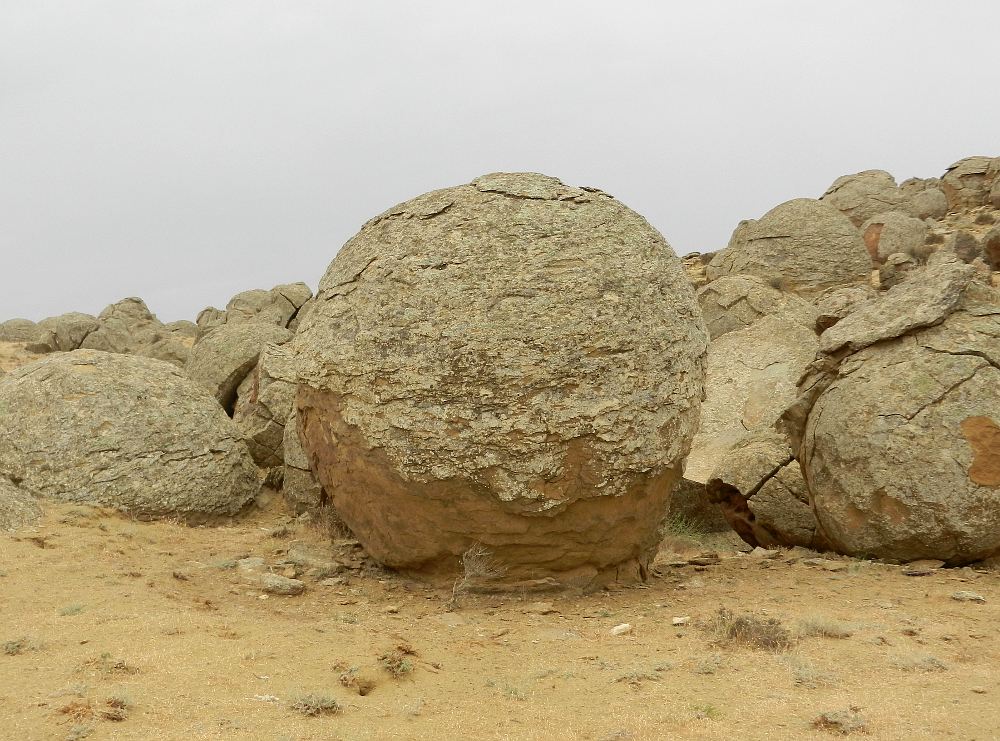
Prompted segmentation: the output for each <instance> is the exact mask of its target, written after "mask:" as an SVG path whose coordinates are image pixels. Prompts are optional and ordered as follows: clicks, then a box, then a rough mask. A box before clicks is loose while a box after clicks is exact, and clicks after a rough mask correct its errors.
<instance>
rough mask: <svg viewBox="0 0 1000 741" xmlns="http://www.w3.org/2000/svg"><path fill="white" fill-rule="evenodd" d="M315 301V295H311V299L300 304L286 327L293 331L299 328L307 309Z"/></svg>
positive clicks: (307, 312) (307, 311)
mask: <svg viewBox="0 0 1000 741" xmlns="http://www.w3.org/2000/svg"><path fill="white" fill-rule="evenodd" d="M315 303H316V297H315V296H313V297H312V298H311V299H309V300H308V301H306V302H305V303H304V304H302V306H301V307H299V310H298V311H297V312H295V316H293V317H292V320H291V321H290V322H289V323H288V328H289V329H290V330H292V331H293V332H297V331H298V330H299V325H300V324H301V323H302V321H303V320H304V319H305V318H306V316H307V315H308V314H309V310H310V309H312V307H313V305H314V304H315Z"/></svg>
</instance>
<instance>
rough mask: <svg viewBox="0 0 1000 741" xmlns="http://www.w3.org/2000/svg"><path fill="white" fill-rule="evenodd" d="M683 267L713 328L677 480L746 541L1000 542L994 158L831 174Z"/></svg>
mask: <svg viewBox="0 0 1000 741" xmlns="http://www.w3.org/2000/svg"><path fill="white" fill-rule="evenodd" d="M810 265H811V266H812V269H811V270H810V269H809V268H808V267H807V266H810ZM685 266H686V269H687V271H688V275H689V277H690V278H691V279H692V282H693V283H695V284H696V285H698V286H699V288H698V300H699V303H700V304H701V307H702V311H703V313H704V316H705V319H706V322H707V323H708V327H709V331H710V333H711V336H712V343H711V345H710V346H709V350H708V370H707V374H708V376H707V382H706V391H707V397H706V400H705V403H704V404H703V406H702V419H701V425H700V427H699V432H698V435H697V437H696V438H695V441H694V445H693V450H692V453H691V455H690V457H689V459H688V464H687V469H686V476H687V477H688V478H689V479H690V480H691V481H693V482H695V483H700V484H704V485H705V489H704V496H705V497H706V499H708V500H709V501H711V502H715V503H719V504H720V505H721V507H722V509H723V511H724V513H725V516H726V518H727V520H728V522H729V524H730V525H731V526H732V527H733V529H735V530H736V531H737V532H738V533H739V534H740V535H741V536H742V537H743V538H744V540H746V541H747V542H748V543H750V544H752V545H755V546H756V545H759V546H763V547H771V546H775V545H799V546H806V547H812V548H820V549H831V550H835V551H837V552H840V553H844V554H849V555H854V556H876V557H882V558H887V559H895V560H900V561H910V560H915V559H921V558H933V559H939V560H942V561H945V562H947V563H949V564H956V565H957V564H966V563H970V562H974V561H977V560H981V559H985V558H989V557H991V556H993V555H996V554H997V553H1000V490H998V489H997V487H998V486H1000V474H998V473H996V471H1000V463H998V462H1000V427H998V426H997V422H996V421H997V420H1000V417H998V416H997V415H998V414H1000V385H998V384H997V381H998V380H1000V375H998V372H1000V365H998V364H997V359H998V358H1000V293H998V292H997V290H996V286H997V282H998V281H997V278H998V276H1000V273H998V271H1000V158H987V157H971V158H968V159H964V160H961V161H960V162H957V163H956V164H954V165H952V166H951V167H950V168H948V170H947V172H946V173H945V174H944V176H943V177H942V178H940V179H929V180H920V179H911V180H908V181H906V182H904V183H902V184H901V185H897V184H896V182H895V180H894V179H893V178H892V176H891V175H889V173H886V172H882V171H879V170H870V171H866V172H862V173H858V174H856V175H848V176H845V177H841V178H838V179H837V180H836V181H835V182H834V183H833V185H832V186H831V187H830V188H829V190H827V192H826V193H825V194H824V195H823V196H822V197H821V198H820V199H818V200H815V201H810V200H806V199H799V200H795V201H790V202H788V203H785V204H782V205H780V206H778V207H776V208H775V209H773V210H772V211H770V212H769V213H768V214H766V215H765V216H764V217H762V218H761V219H760V220H759V221H748V222H743V223H741V224H740V225H739V226H738V227H737V229H736V231H735V232H734V234H733V237H732V239H731V241H730V243H729V245H728V247H726V249H724V250H721V251H720V252H717V253H714V254H712V255H688V256H686V257H685Z"/></svg>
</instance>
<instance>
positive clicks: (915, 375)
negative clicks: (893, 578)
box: [801, 266, 1000, 565]
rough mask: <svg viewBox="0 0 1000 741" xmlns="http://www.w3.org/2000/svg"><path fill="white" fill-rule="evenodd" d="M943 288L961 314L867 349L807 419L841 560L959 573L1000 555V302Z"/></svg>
mask: <svg viewBox="0 0 1000 741" xmlns="http://www.w3.org/2000/svg"><path fill="white" fill-rule="evenodd" d="M961 267H964V266H961ZM951 277H952V278H955V276H954V275H953V276H951ZM966 280H967V281H968V278H967V277H966ZM939 282H940V285H941V286H945V287H948V290H947V291H945V292H944V293H942V294H941V297H942V301H944V304H947V305H948V306H949V307H950V312H951V313H948V312H949V309H948V308H943V309H942V314H944V316H941V317H940V318H939V321H940V323H939V324H937V325H936V326H930V327H926V328H919V326H918V327H916V328H914V329H913V330H912V331H911V330H909V329H903V330H900V331H902V332H906V333H905V334H903V335H902V336H899V337H896V338H892V339H882V340H881V341H878V342H874V343H871V344H868V343H867V340H866V341H865V342H861V343H859V344H860V345H863V346H864V347H863V349H860V350H858V351H857V352H855V353H853V354H850V355H847V356H846V357H845V358H844V359H843V360H842V361H841V362H840V364H839V367H838V368H837V369H836V370H835V371H833V372H832V379H833V380H832V383H831V384H830V385H829V387H828V388H826V390H825V391H823V393H822V394H821V395H820V396H819V398H818V400H817V401H816V402H815V404H814V405H813V407H812V409H811V411H810V413H809V418H808V423H807V425H806V428H805V436H804V441H803V445H802V450H801V461H802V464H803V470H804V472H805V474H806V478H807V481H808V483H809V489H810V492H811V496H812V503H813V508H814V510H815V512H816V516H817V518H818V520H819V523H820V526H821V528H822V530H823V531H824V532H825V534H826V536H827V537H828V538H829V540H830V541H831V543H832V544H833V546H834V547H835V548H836V549H837V550H838V551H840V552H842V553H848V554H852V555H861V554H869V555H874V556H879V557H884V558H895V559H900V560H903V561H907V560H913V559H919V558H933V559H940V560H943V561H946V562H948V563H949V564H953V565H955V564H963V563H969V562H972V561H977V560H980V559H984V558H988V557H990V556H992V555H995V554H997V553H1000V427H998V424H997V423H998V422H1000V362H998V361H1000V294H998V293H997V292H996V291H994V290H992V289H989V288H987V287H986V286H983V285H982V284H979V283H976V282H971V283H969V282H967V285H966V287H965V288H964V290H959V291H956V292H954V295H953V292H952V290H951V289H952V288H954V287H955V286H954V285H953V283H952V282H950V281H939ZM890 294H891V291H890ZM945 297H947V300H946V301H945ZM887 301H889V295H888V294H887V296H886V298H885V299H883V302H887ZM944 304H942V302H941V301H939V302H937V305H938V306H939V308H940V307H941V306H944ZM862 313H864V310H862V311H859V312H858V313H857V314H854V315H851V316H850V317H848V318H847V319H845V320H844V321H843V322H841V324H844V323H846V322H850V321H851V320H852V319H853V318H854V317H856V316H858V315H859V314H862ZM876 314H878V315H879V316H881V315H882V314H884V311H878V310H876ZM871 318H872V319H875V318H876V317H871ZM840 326H841V325H840V324H838V325H837V326H836V327H834V328H833V330H829V331H828V332H827V334H829V332H831V331H834V330H837V329H839V328H840ZM911 326H912V325H911ZM859 336H861V337H865V336H866V335H865V334H864V333H862V334H861V335H859ZM825 337H826V336H825V335H824V339H825ZM835 344H836V345H837V346H839V345H840V343H839V341H838V343H835Z"/></svg>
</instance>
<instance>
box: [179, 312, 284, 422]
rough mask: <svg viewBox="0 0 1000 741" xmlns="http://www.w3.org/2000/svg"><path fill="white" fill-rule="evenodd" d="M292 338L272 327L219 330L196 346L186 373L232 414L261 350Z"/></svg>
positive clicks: (236, 326)
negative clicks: (241, 385)
mask: <svg viewBox="0 0 1000 741" xmlns="http://www.w3.org/2000/svg"><path fill="white" fill-rule="evenodd" d="M292 336H293V335H292V333H291V332H289V331H288V330H287V329H282V328H281V327H276V326H274V325H271V324H260V323H248V324H225V325H222V326H219V327H215V328H213V329H211V330H210V331H209V332H208V333H207V334H206V335H204V336H203V337H202V338H201V341H200V342H198V344H196V345H195V346H194V348H193V349H192V351H191V356H190V357H189V358H188V361H187V364H186V365H185V366H184V369H185V370H186V371H187V374H188V375H189V376H191V378H193V379H194V380H196V381H197V382H198V383H200V384H201V385H203V386H204V387H205V388H207V389H208V390H209V391H210V392H211V394H212V396H214V397H215V398H216V399H217V400H218V402H219V403H220V404H221V405H222V407H223V408H224V409H225V410H226V411H227V412H228V413H230V414H231V413H232V411H233V405H234V404H235V403H236V389H237V388H238V387H239V385H240V383H242V382H243V379H245V378H246V377H247V374H248V373H250V371H252V370H253V368H254V366H255V365H257V359H258V358H259V357H260V351H261V348H263V347H264V345H265V344H266V343H268V342H272V343H275V344H279V345H280V344H284V343H285V342H288V341H289V340H290V339H291V338H292Z"/></svg>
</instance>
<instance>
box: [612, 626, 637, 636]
mask: <svg viewBox="0 0 1000 741" xmlns="http://www.w3.org/2000/svg"><path fill="white" fill-rule="evenodd" d="M631 632H632V626H631V625H630V624H629V623H622V624H621V625H616V626H615V627H613V628H612V629H611V635H613V636H621V635H626V634H628V633H631Z"/></svg>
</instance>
